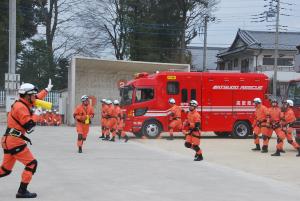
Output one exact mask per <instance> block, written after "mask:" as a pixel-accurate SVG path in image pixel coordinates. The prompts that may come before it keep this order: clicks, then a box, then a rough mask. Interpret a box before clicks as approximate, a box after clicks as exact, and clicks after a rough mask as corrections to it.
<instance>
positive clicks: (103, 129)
mask: <svg viewBox="0 0 300 201" xmlns="http://www.w3.org/2000/svg"><path fill="white" fill-rule="evenodd" d="M107 107H108V106H107V104H106V99H102V100H101V119H100V123H101V133H102V135H101V136H100V137H99V138H102V139H104V138H105V133H106V120H107V119H106V111H107Z"/></svg>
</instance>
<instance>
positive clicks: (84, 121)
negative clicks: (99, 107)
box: [73, 95, 94, 153]
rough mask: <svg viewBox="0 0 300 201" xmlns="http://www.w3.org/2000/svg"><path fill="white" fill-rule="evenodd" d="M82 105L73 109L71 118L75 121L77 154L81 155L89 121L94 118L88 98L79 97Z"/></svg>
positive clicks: (85, 96)
mask: <svg viewBox="0 0 300 201" xmlns="http://www.w3.org/2000/svg"><path fill="white" fill-rule="evenodd" d="M81 102H82V104H80V105H78V106H77V107H76V108H75V111H74V113H73V117H74V118H75V119H76V130H77V133H78V139H77V147H78V153H82V146H83V142H84V141H85V140H86V138H87V135H88V132H89V128H90V123H91V119H92V118H94V108H93V107H92V106H91V105H90V104H89V97H88V96H87V95H83V96H82V97H81Z"/></svg>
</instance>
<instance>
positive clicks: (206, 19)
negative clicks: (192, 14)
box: [203, 15, 209, 71]
mask: <svg viewBox="0 0 300 201" xmlns="http://www.w3.org/2000/svg"><path fill="white" fill-rule="evenodd" d="M208 19H209V16H208V15H206V16H205V18H204V45H203V71H206V70H207V62H206V61H207V54H206V52H207V23H208Z"/></svg>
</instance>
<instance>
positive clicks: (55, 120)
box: [37, 110, 62, 126]
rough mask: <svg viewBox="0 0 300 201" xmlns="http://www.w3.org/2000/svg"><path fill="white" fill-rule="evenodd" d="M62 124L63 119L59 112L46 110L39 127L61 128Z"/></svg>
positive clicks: (40, 119) (41, 116)
mask: <svg viewBox="0 0 300 201" xmlns="http://www.w3.org/2000/svg"><path fill="white" fill-rule="evenodd" d="M61 124H62V118H61V115H60V114H58V112H57V110H44V111H43V112H42V114H41V115H40V116H39V119H38V121H37V125H40V126H60V125H61Z"/></svg>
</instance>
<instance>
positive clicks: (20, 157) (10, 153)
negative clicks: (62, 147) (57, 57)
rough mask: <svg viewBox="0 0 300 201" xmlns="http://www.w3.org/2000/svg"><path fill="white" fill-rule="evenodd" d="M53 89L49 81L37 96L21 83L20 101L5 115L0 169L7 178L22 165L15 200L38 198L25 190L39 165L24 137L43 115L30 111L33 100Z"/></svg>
mask: <svg viewBox="0 0 300 201" xmlns="http://www.w3.org/2000/svg"><path fill="white" fill-rule="evenodd" d="M52 87H53V85H52V84H51V81H49V85H48V87H47V88H46V89H45V90H42V91H41V92H40V93H38V89H37V88H36V87H35V86H34V85H32V84H29V83H25V84H22V85H21V86H20V88H19V90H18V93H19V95H20V98H19V100H17V101H16V102H15V103H14V104H13V105H12V106H11V111H10V112H9V113H8V116H7V129H6V132H5V134H4V136H3V137H2V139H1V145H2V148H3V152H4V157H3V162H2V164H1V166H0V177H5V176H7V175H9V174H10V173H11V171H12V169H13V167H14V165H15V163H16V161H19V162H21V163H23V164H24V165H25V169H24V171H23V173H22V179H21V183H20V187H19V190H18V192H17V194H16V198H35V197H37V194H36V193H30V192H29V191H28V190H27V186H28V184H29V183H30V181H31V179H32V175H34V173H35V172H36V169H37V164H38V163H37V160H36V159H35V157H34V156H33V154H32V153H31V151H30V150H29V148H28V146H27V144H26V142H28V143H30V144H31V141H30V139H29V138H28V137H26V134H29V133H32V132H33V129H34V127H35V125H36V122H37V121H38V119H39V115H40V114H41V113H42V111H41V109H36V110H35V111H34V112H33V108H34V103H35V100H36V99H44V98H45V97H46V95H47V93H48V92H49V91H50V90H51V88H52Z"/></svg>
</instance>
